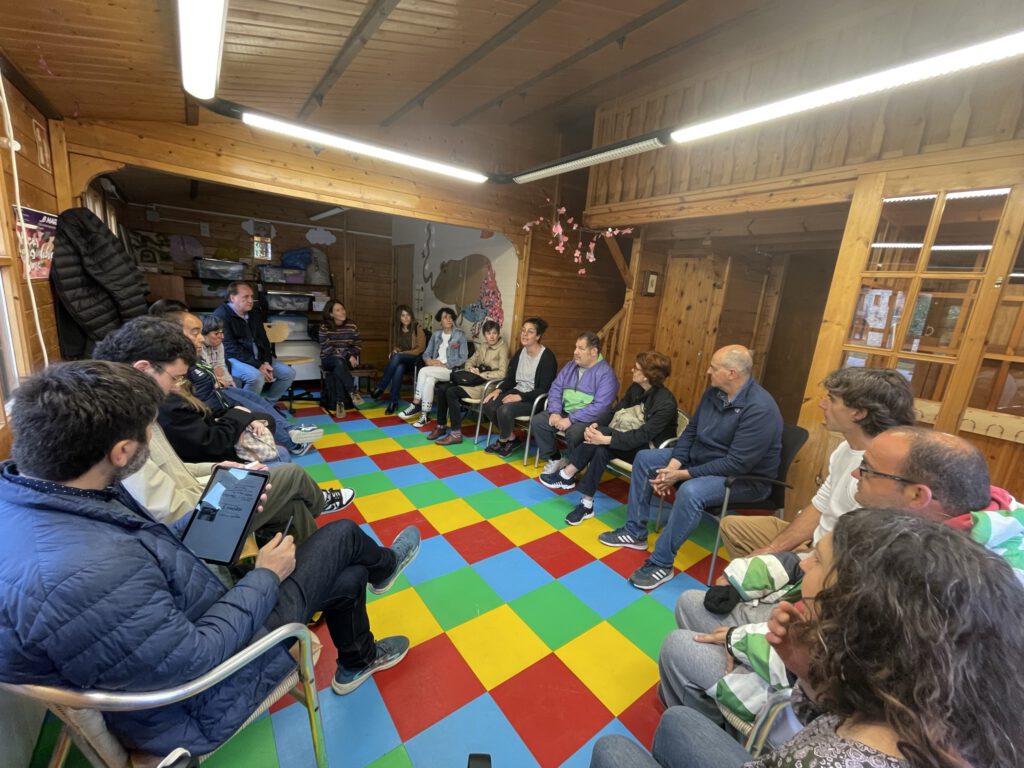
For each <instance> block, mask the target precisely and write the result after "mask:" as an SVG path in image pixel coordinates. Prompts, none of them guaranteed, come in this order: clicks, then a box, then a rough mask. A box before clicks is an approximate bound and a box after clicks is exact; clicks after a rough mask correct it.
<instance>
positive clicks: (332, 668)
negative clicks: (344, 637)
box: [270, 621, 338, 714]
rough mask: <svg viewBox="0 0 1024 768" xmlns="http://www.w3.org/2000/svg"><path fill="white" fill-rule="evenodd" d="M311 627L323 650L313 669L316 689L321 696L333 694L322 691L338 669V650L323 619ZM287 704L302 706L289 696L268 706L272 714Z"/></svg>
mask: <svg viewBox="0 0 1024 768" xmlns="http://www.w3.org/2000/svg"><path fill="white" fill-rule="evenodd" d="M312 629H313V633H314V634H315V635H316V636H317V638H319V640H320V642H321V643H322V644H323V650H322V651H321V652H320V660H319V661H317V663H316V666H315V667H314V669H313V673H314V674H313V676H314V678H315V679H316V689H317V690H318V691H320V692H321V693H320V695H321V696H324V695H329V696H333V695H334V694H333V693H328V694H325V693H323V691H324V690H325V689H328V688H330V687H331V680H333V679H334V673H335V672H336V671H337V670H338V652H337V651H336V650H335V649H334V643H332V642H331V635H330V633H329V632H328V631H327V625H326V624H325V623H324V622H323V621H321V622H320V623H319V624H317V625H316V626H314V627H312ZM296 647H297V646H296ZM289 704H295V705H296V706H302V705H301V704H297V703H296V700H295V699H293V698H292V697H291V696H282V697H281V698H280V699H278V700H277V701H276V702H274V704H273V705H272V706H271V707H270V713H271V714H273V713H274V712H277V711H278V710H281V709H284V708H285V707H287V706H288V705H289Z"/></svg>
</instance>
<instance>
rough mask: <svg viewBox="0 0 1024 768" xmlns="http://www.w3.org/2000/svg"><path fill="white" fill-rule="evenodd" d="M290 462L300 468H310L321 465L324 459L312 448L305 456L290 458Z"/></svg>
mask: <svg viewBox="0 0 1024 768" xmlns="http://www.w3.org/2000/svg"><path fill="white" fill-rule="evenodd" d="M292 462H293V463H295V464H298V465H299V466H300V467H312V466H313V465H314V464H323V463H324V457H323V456H321V455H320V453H319V451H317V450H316V449H315V448H314V449H313V450H311V451H310V452H309V453H307V454H306V455H305V456H292Z"/></svg>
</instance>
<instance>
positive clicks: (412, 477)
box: [384, 464, 437, 488]
mask: <svg viewBox="0 0 1024 768" xmlns="http://www.w3.org/2000/svg"><path fill="white" fill-rule="evenodd" d="M384 474H385V475H387V476H388V479H390V480H391V482H392V483H394V484H395V488H407V487H408V486H410V485H418V484H420V483H429V482H430V481H431V480H437V475H435V474H434V473H433V472H431V471H430V470H429V469H427V468H426V467H424V466H423V465H422V464H410V465H409V466H406V467H395V468H394V469H385V470H384Z"/></svg>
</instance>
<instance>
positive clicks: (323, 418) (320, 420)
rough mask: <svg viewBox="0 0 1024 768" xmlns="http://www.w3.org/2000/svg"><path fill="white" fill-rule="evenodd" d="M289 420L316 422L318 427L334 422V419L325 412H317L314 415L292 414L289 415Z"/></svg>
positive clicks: (304, 422) (297, 422)
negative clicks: (300, 415) (291, 415)
mask: <svg viewBox="0 0 1024 768" xmlns="http://www.w3.org/2000/svg"><path fill="white" fill-rule="evenodd" d="M291 421H293V422H295V423H296V424H316V425H317V426H319V427H322V426H324V425H325V424H333V423H334V419H333V418H331V417H330V416H328V415H327V414H326V413H319V414H317V415H316V416H302V417H299V416H293V417H291Z"/></svg>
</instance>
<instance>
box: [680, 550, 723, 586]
mask: <svg viewBox="0 0 1024 768" xmlns="http://www.w3.org/2000/svg"><path fill="white" fill-rule="evenodd" d="M727 565H729V561H728V560H727V559H726V558H724V557H719V558H718V559H717V560H716V561H715V578H716V579H717V578H718V577H719V576H721V575H722V573H723V572H724V571H725V567H726V566H727ZM710 566H711V555H708V556H707V557H705V558H704V559H703V560H701V561H700V562H699V563H695V564H694V565H691V566H690V567H689V568H687V569H686V573H687V575H689V576H692V577H693V578H695V579H696V580H697V581H699V582H700V583H701V584H706V583H707V579H708V568H709V567H710Z"/></svg>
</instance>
